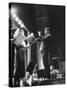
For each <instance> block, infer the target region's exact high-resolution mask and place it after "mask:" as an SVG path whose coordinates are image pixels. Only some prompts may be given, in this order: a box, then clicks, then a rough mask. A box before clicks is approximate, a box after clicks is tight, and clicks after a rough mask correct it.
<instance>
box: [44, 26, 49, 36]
mask: <svg viewBox="0 0 67 90" xmlns="http://www.w3.org/2000/svg"><path fill="white" fill-rule="evenodd" d="M44 33H45V35H46V34H48V33H49V27H46V28H44Z"/></svg>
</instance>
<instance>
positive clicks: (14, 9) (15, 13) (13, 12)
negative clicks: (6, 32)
mask: <svg viewBox="0 0 67 90" xmlns="http://www.w3.org/2000/svg"><path fill="white" fill-rule="evenodd" d="M11 15H12V17H13V18H15V17H16V16H17V9H16V8H15V7H12V8H11Z"/></svg>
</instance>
